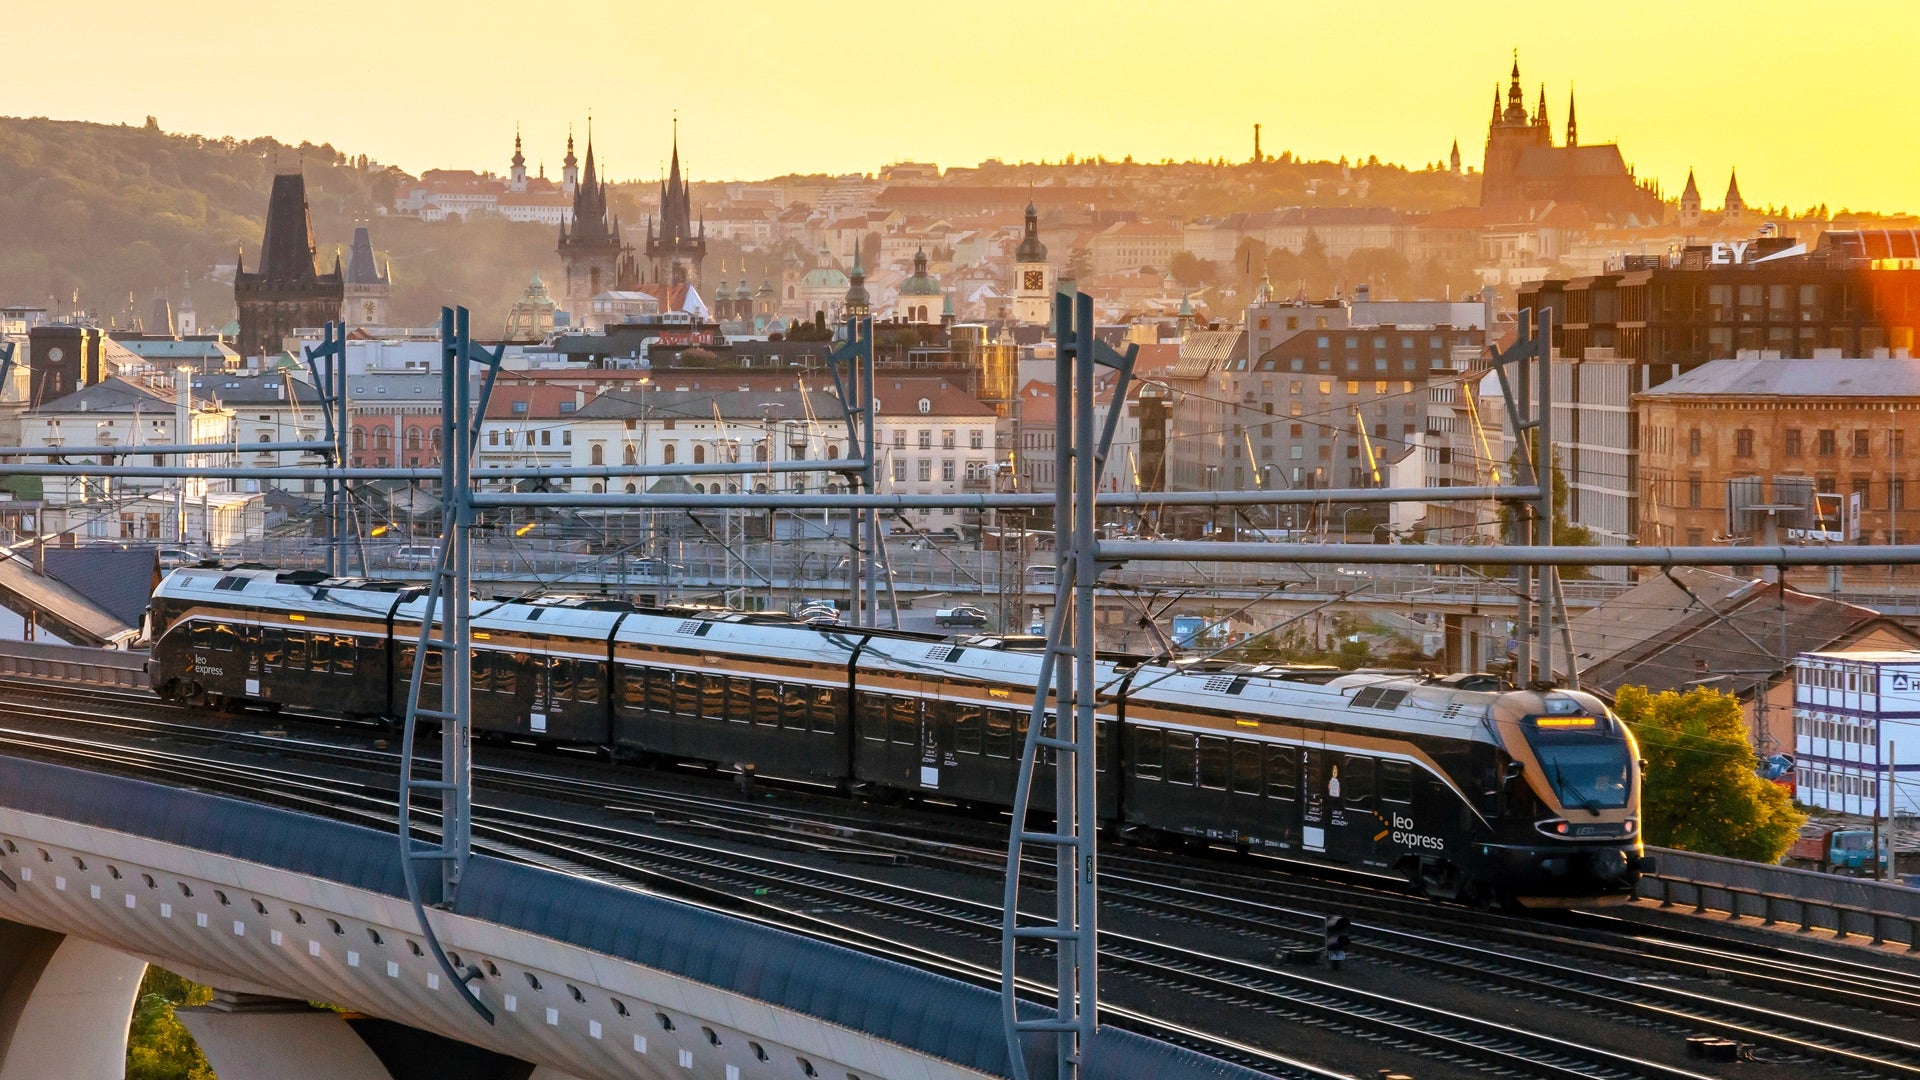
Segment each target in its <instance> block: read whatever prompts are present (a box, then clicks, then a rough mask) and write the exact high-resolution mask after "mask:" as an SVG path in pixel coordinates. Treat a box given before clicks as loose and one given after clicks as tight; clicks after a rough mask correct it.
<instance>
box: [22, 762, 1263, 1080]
mask: <svg viewBox="0 0 1920 1080" xmlns="http://www.w3.org/2000/svg"><path fill="white" fill-rule="evenodd" d="M396 846H397V845H396V844H395V841H394V839H393V838H392V837H391V836H387V835H383V834H381V833H379V832H376V831H374V830H371V829H365V828H360V827H357V826H353V825H347V824H344V823H340V822H336V821H331V820H327V819H324V818H319V817H314V816H311V815H305V814H298V813H293V812H291V811H286V810H279V809H275V808H271V807H264V806H259V805H255V804H250V803H245V802H241V801H238V800H233V799H225V798H219V797H215V796H210V795H204V794H200V793H197V792H189V791H182V790H179V789H175V788H169V787H164V786H161V785H156V784H149V783H144V782H140V781H134V780H128V779H124V778H121V777H114V776H107V775H102V774H97V773H89V772H83V771H79V770H74V769H69V768H65V767H61V766H55V765H48V764H44V763H39V762H32V761H25V760H22V759H18V758H5V757H0V875H4V877H0V918H5V919H10V920H13V921H15V922H20V923H23V924H28V925H33V926H40V927H45V928H48V929H52V930H57V931H59V932H62V933H65V934H68V935H70V936H73V937H77V938H82V939H85V940H88V941H93V942H99V943H101V944H105V945H108V946H111V947H112V948H115V949H118V950H120V951H123V952H126V953H129V954H131V955H135V956H141V957H147V958H151V959H153V960H155V961H157V962H162V963H165V964H167V965H168V966H169V967H172V968H174V969H175V970H179V971H181V972H182V973H183V974H187V975H189V976H190V977H193V978H197V979H199V980H201V981H205V982H210V983H212V984H213V985H216V986H220V987H222V988H224V989H228V990H236V991H241V992H247V993H260V994H270V995H277V996H282V997H290V998H296V999H305V998H314V999H319V1000H324V1001H328V1002H332V1003H335V1004H338V1005H343V1006H346V1007H349V1008H353V1009H356V1010H359V1011H362V1012H366V1013H369V1014H371V1015H374V1016H380V1017H385V1018H388V1019H391V1020H394V1021H396V1022H399V1023H404V1024H407V1025H409V1026H411V1027H415V1028H418V1029H420V1030H422V1031H427V1032H433V1033H437V1034H440V1035H444V1036H446V1037H448V1038H453V1039H456V1040H459V1041H462V1042H466V1043H470V1044H473V1045H476V1046H481V1047H485V1048H488V1049H491V1050H495V1051H497V1052H499V1053H502V1054H507V1055H511V1056H513V1057H516V1058H519V1059H521V1060H523V1061H528V1062H532V1063H534V1064H536V1065H539V1066H542V1067H544V1068H547V1069H550V1070H554V1071H556V1072H560V1073H564V1074H566V1075H570V1076H575V1077H581V1078H595V1077H609V1078H613V1077H635V1076H638V1077H662V1078H664V1077H676V1078H688V1077H693V1078H703V1077H713V1078H715V1080H738V1078H739V1077H743V1076H744V1077H758V1076H799V1077H807V1076H831V1077H833V1078H834V1080H839V1078H840V1077H843V1076H844V1077H857V1078H860V1080H870V1078H876V1077H914V1078H918V1080H950V1078H951V1080H962V1078H974V1077H984V1076H1001V1075H1005V1074H1006V1073H1007V1071H1008V1059H1007V1056H1006V1047H1005V1044H1004V1042H1003V1040H1002V1038H1001V1035H1000V1028H999V998H998V995H997V994H995V993H993V992H992V991H990V990H987V989H984V988H979V987H974V986H969V985H966V984H963V983H960V982H956V981H954V980H951V979H946V978H943V977H940V976H938V975H934V974H931V973H928V972H924V971H919V970H917V969H913V968H909V967H906V966H903V965H899V964H894V963H891V962H888V961H885V960H881V959H878V958H875V957H870V956H865V955H862V954H858V953H854V952H851V951H848V950H845V949H840V948H837V947H833V946H829V945H824V944H821V943H817V942H812V941H808V940H806V939H803V938H800V937H797V936H795V935H792V934H788V933H785V932H782V931H779V930H774V929H769V928H767V927H763V926H759V925H755V924H751V923H747V922H743V921H740V920H735V919H731V918H728V917H726V916H724V915H720V914H717V913H714V912H710V911H705V910H701V909H697V908H694V907H691V906H688V905H685V904H681V903H677V902H674V901H670V900H665V899H662V898H659V897H656V896H651V895H646V894H643V893H641V892H638V891H634V890H629V889H625V888H621V887H617V886H614V885H608V884H604V883H601V882H597V881H592V880H588V879H585V878H580V877H575V876H571V875H567V874H561V873H556V872H553V871H549V870H544V869H539V868H535V867H529V866H523V865H519V864H515V863H509V862H506V861H503V860H500V859H496V858H490V857H486V856H476V857H475V859H474V860H473V862H472V864H471V868H470V870H469V872H468V876H467V879H466V881H465V883H464V884H463V886H462V889H461V893H460V899H459V902H458V904H457V905H456V907H455V908H454V909H453V910H451V911H435V912H434V914H433V916H432V917H433V918H434V919H435V920H436V930H437V931H438V933H439V936H440V938H441V940H442V942H443V943H444V944H445V945H446V946H447V948H448V949H449V951H450V952H452V953H454V954H456V955H457V956H458V957H459V961H458V963H460V964H462V965H472V966H473V967H477V968H478V969H480V971H481V975H480V976H479V978H478V979H477V980H476V984H475V989H476V991H477V992H478V993H479V994H480V995H481V996H482V998H483V999H484V1000H485V1001H486V1002H487V1004H488V1005H489V1006H490V1007H491V1008H492V1009H493V1011H494V1014H495V1017H496V1024H495V1025H493V1026H488V1025H487V1024H485V1023H484V1022H482V1021H481V1020H480V1018H479V1017H478V1016H477V1015H475V1014H474V1013H472V1012H471V1011H469V1010H468V1008H467V1007H466V1005H465V1004H464V1002H463V1001H462V1000H461V998H460V996H459V994H458V993H457V992H456V991H455V989H454V988H453V987H451V986H448V985H446V984H445V982H444V980H443V979H442V977H441V974H440V971H439V968H438V966H437V964H436V963H435V962H434V961H433V959H432V958H431V956H430V955H428V954H427V953H426V951H425V949H424V947H423V945H422V943H421V942H420V941H419V940H418V935H417V933H415V931H414V930H413V916H412V912H411V909H410V908H409V906H408V905H407V902H406V900H405V899H404V895H403V891H402V886H401V881H400V875H399V869H398V865H397V862H398V860H397V855H396V850H395V849H396ZM1090 1056H1091V1058H1092V1060H1093V1061H1094V1062H1096V1063H1098V1064H1097V1065H1095V1066H1094V1067H1093V1068H1092V1069H1091V1070H1090V1071H1089V1072H1088V1073H1087V1074H1085V1075H1089V1076H1099V1075H1105V1076H1141V1075H1168V1076H1172V1075H1180V1076H1203V1077H1221V1078H1223V1080H1227V1078H1238V1077H1251V1076H1253V1075H1255V1074H1253V1073H1250V1072H1248V1071H1246V1070H1242V1069H1239V1068H1237V1067H1234V1066H1230V1065H1227V1064H1225V1063H1224V1062H1219V1061H1217V1060H1215V1059H1210V1058H1206V1057H1203V1056H1200V1055H1196V1054H1193V1053H1190V1052H1187V1051H1184V1050H1180V1049H1178V1048H1175V1047H1173V1046H1170V1045H1168V1044H1165V1043H1159V1042H1155V1041H1153V1040H1149V1039H1145V1038H1141V1037H1139V1036H1135V1035H1131V1034H1129V1033H1126V1032H1120V1031H1117V1030H1114V1029H1111V1028H1107V1029H1102V1031H1101V1034H1100V1037H1099V1039H1098V1040H1097V1041H1096V1046H1095V1048H1094V1053H1093V1054H1092V1055H1090ZM1029 1058H1030V1061H1031V1064H1032V1068H1033V1069H1034V1074H1035V1075H1045V1074H1046V1072H1045V1070H1044V1068H1043V1066H1044V1065H1045V1063H1046V1062H1047V1061H1048V1060H1049V1058H1048V1056H1046V1055H1043V1054H1040V1053H1038V1052H1035V1053H1031V1054H1030V1055H1029Z"/></svg>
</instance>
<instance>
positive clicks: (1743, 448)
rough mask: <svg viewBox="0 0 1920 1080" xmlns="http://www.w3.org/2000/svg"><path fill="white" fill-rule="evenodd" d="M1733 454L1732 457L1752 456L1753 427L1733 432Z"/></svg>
mask: <svg viewBox="0 0 1920 1080" xmlns="http://www.w3.org/2000/svg"><path fill="white" fill-rule="evenodd" d="M1733 456H1734V457H1752V456H1753V429H1752V428H1741V429H1740V430H1739V431H1736V432H1734V433H1733Z"/></svg>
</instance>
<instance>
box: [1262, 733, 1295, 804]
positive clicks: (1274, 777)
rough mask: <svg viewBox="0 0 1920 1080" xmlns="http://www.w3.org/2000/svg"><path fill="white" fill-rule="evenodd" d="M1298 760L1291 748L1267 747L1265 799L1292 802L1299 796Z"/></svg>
mask: <svg viewBox="0 0 1920 1080" xmlns="http://www.w3.org/2000/svg"><path fill="white" fill-rule="evenodd" d="M1299 765H1300V760H1299V758H1298V756H1297V755H1296V754H1295V753H1294V749H1293V747H1291V746H1269V747H1267V798H1269V799H1285V800H1287V801H1289V802H1291V801H1293V800H1294V799H1295V798H1297V797H1298V796H1299V794H1300V769H1299Z"/></svg>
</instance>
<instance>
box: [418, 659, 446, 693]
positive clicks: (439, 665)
mask: <svg viewBox="0 0 1920 1080" xmlns="http://www.w3.org/2000/svg"><path fill="white" fill-rule="evenodd" d="M445 659H446V658H445V657H444V656H442V655H441V653H440V650H439V649H428V650H427V670H426V673H425V674H423V675H422V676H421V677H420V689H421V690H422V691H423V692H424V691H425V690H426V688H427V687H429V686H432V687H436V688H437V687H438V686H439V685H440V673H441V671H442V670H444V668H443V661H444V660H445Z"/></svg>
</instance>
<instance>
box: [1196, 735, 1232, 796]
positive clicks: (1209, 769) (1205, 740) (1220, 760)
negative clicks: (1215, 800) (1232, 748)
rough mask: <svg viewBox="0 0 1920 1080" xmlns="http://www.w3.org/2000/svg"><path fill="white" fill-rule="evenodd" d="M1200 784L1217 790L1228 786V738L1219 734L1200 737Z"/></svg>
mask: <svg viewBox="0 0 1920 1080" xmlns="http://www.w3.org/2000/svg"><path fill="white" fill-rule="evenodd" d="M1200 786H1201V787H1203V788H1212V789H1213V790H1215V791H1225V790H1226V787H1227V740H1225V739H1223V738H1221V737H1220V736H1218V735H1202V736H1201V737H1200Z"/></svg>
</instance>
